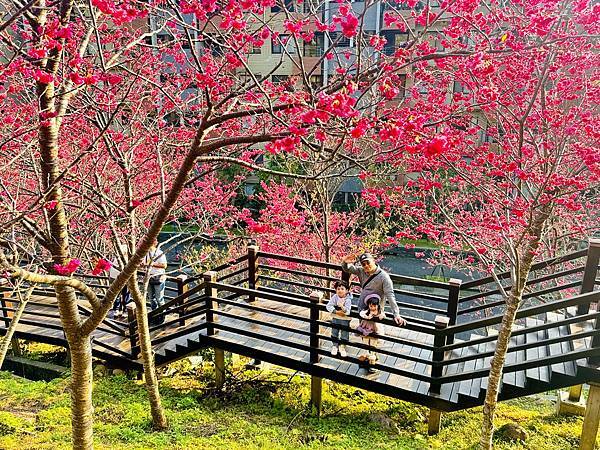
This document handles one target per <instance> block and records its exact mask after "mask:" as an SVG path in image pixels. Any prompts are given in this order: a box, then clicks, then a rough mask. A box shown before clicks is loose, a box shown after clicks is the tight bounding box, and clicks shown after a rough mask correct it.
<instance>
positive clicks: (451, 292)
mask: <svg viewBox="0 0 600 450" xmlns="http://www.w3.org/2000/svg"><path fill="white" fill-rule="evenodd" d="M448 284H449V285H450V287H449V289H448V318H449V319H450V321H449V323H448V324H449V325H450V326H452V325H456V318H457V316H458V297H459V295H460V286H461V284H462V280H460V279H458V278H450V280H448ZM446 342H447V343H448V345H450V344H454V335H451V336H448V338H447V340H446Z"/></svg>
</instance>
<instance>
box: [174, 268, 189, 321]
mask: <svg viewBox="0 0 600 450" xmlns="http://www.w3.org/2000/svg"><path fill="white" fill-rule="evenodd" d="M187 278H188V277H187V275H186V274H181V275H178V276H177V296H178V297H180V296H182V295H183V294H185V293H186V292H187V291H188V290H189V289H190V286H189V285H188V284H187V283H186V280H187ZM184 303H185V299H182V300H181V301H180V302H179V305H178V306H179V312H178V316H179V326H185V319H181V317H182V316H185V308H184V307H183V304H184Z"/></svg>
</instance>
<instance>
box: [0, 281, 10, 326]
mask: <svg viewBox="0 0 600 450" xmlns="http://www.w3.org/2000/svg"><path fill="white" fill-rule="evenodd" d="M4 285H6V286H8V280H7V279H6V278H0V288H1V289H2V290H1V291H0V308H2V311H1V313H0V314H2V317H3V318H4V319H5V320H0V323H2V327H3V328H7V329H8V327H9V326H10V321H9V320H8V319H9V318H10V317H11V315H10V314H9V313H8V311H7V308H9V306H8V301H7V299H9V298H10V291H9V290H8V288H5V287H3V286H4Z"/></svg>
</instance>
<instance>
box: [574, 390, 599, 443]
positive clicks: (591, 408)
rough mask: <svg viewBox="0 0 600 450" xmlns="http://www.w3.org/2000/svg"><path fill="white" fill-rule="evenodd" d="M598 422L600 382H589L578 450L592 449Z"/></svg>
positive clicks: (596, 434)
mask: <svg viewBox="0 0 600 450" xmlns="http://www.w3.org/2000/svg"><path fill="white" fill-rule="evenodd" d="M598 424H600V384H596V383H590V393H589V395H588V400H587V406H586V408H585V418H584V419H583V429H582V430H581V440H580V441H579V450H594V447H595V445H596V437H597V436H598Z"/></svg>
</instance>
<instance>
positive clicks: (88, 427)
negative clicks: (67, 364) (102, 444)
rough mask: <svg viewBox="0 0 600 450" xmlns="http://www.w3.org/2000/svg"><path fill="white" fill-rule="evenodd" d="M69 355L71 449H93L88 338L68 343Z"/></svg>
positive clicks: (90, 365)
mask: <svg viewBox="0 0 600 450" xmlns="http://www.w3.org/2000/svg"><path fill="white" fill-rule="evenodd" d="M69 350H70V354H71V426H72V432H73V448H74V449H75V450H88V449H92V448H94V440H93V433H92V424H93V422H94V408H93V406H92V356H91V355H92V346H91V344H90V339H89V336H86V337H82V338H78V339H76V340H73V341H69Z"/></svg>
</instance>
